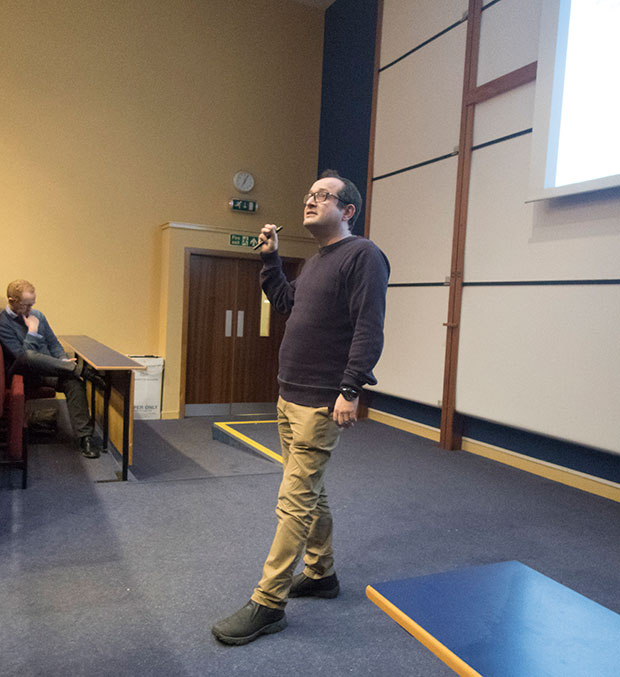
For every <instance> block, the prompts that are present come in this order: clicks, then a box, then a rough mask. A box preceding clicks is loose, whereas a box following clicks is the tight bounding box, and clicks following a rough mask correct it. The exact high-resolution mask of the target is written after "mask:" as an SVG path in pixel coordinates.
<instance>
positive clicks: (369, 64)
mask: <svg viewBox="0 0 620 677" xmlns="http://www.w3.org/2000/svg"><path fill="white" fill-rule="evenodd" d="M376 30H377V0H336V2H334V4H333V5H331V7H329V8H328V9H327V10H326V11H325V34H324V46H323V90H322V96H321V126H320V133H319V164H318V174H320V173H321V172H322V171H323V170H325V169H336V170H338V171H339V172H340V174H341V175H342V176H346V177H347V178H349V179H351V180H352V181H353V182H354V183H355V185H356V186H357V187H358V188H359V191H360V193H361V194H362V198H364V202H365V201H366V181H367V179H368V151H369V147H370V122H371V114H372V91H373V79H374V69H375V39H376ZM352 231H353V233H354V234H355V235H363V234H364V208H363V207H362V212H361V214H360V215H359V217H358V219H357V222H356V223H355V225H354V226H353V229H352Z"/></svg>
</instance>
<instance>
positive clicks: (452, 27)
mask: <svg viewBox="0 0 620 677" xmlns="http://www.w3.org/2000/svg"><path fill="white" fill-rule="evenodd" d="M465 21H467V19H461V20H460V21H456V22H455V23H453V24H452V25H451V26H448V27H447V28H444V29H443V30H442V31H440V32H439V33H437V34H436V35H433V37H432V38H428V40H425V41H424V42H421V43H420V44H419V45H418V46H417V47H414V48H413V49H410V50H409V51H408V52H405V53H404V54H403V55H402V56H399V57H398V58H397V59H394V61H390V63H386V64H385V66H381V68H380V69H379V73H382V72H383V71H384V70H385V69H386V68H391V67H392V66H394V65H395V64H397V63H398V62H399V61H402V60H403V59H406V58H407V57H408V56H410V55H411V54H413V53H414V52H417V51H418V50H419V49H422V47H426V45H428V44H429V43H431V42H433V41H434V40H437V38H440V37H441V36H442V35H445V34H446V33H449V32H450V31H451V30H453V29H454V28H457V27H458V26H460V25H461V24H462V23H464V22H465Z"/></svg>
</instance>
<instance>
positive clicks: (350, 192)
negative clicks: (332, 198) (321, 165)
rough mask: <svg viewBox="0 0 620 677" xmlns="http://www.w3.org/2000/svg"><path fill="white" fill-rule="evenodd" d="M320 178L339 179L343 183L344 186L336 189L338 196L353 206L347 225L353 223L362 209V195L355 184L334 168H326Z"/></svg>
mask: <svg viewBox="0 0 620 677" xmlns="http://www.w3.org/2000/svg"><path fill="white" fill-rule="evenodd" d="M319 178H320V179H340V181H342V183H344V188H342V190H339V191H338V197H339V198H340V199H341V200H342V201H343V202H345V203H346V204H348V205H353V206H354V207H355V214H353V216H352V217H351V218H350V219H349V225H351V226H352V225H353V224H354V223H355V222H356V221H357V217H358V216H359V214H360V212H361V210H362V196H361V195H360V192H359V190H358V189H357V186H356V185H355V184H354V183H353V181H351V180H350V179H345V178H344V176H340V174H338V172H337V171H336V170H335V169H326V170H325V171H324V172H323V173H322V174H321V176H319Z"/></svg>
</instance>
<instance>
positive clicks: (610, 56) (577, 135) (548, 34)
mask: <svg viewBox="0 0 620 677" xmlns="http://www.w3.org/2000/svg"><path fill="white" fill-rule="evenodd" d="M619 32H620V0H543V8H542V16H541V35H540V48H539V55H538V71H537V77H536V104H535V113H534V128H533V137H532V167H531V181H530V191H529V199H530V200H541V199H545V198H549V197H555V196H560V195H570V194H575V193H584V192H589V191H593V190H599V189H604V188H612V187H615V186H620V123H619V121H620V86H619V85H618V69H619V66H620V39H619V38H618V35H619Z"/></svg>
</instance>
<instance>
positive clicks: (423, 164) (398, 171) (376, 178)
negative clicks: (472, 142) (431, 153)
mask: <svg viewBox="0 0 620 677" xmlns="http://www.w3.org/2000/svg"><path fill="white" fill-rule="evenodd" d="M455 155H458V151H453V152H452V153H448V154H447V155H440V156H439V157H436V158H433V159H432V160H424V162H418V163H417V164H415V165H409V167H403V168H402V169H395V170H394V171H393V172H388V173H387V174H381V175H380V176H374V177H373V179H372V180H373V181H380V180H381V179H387V178H388V177H389V176H395V175H396V174H402V173H403V172H408V171H409V170H411V169H418V168H419V167H426V165H432V164H433V163H434V162H440V161H441V160H446V159H447V158H449V157H454V156H455Z"/></svg>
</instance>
